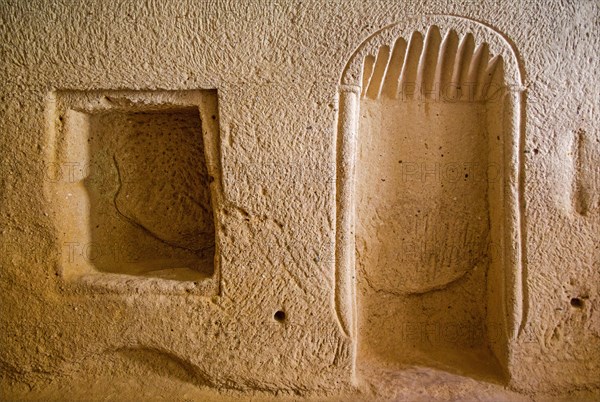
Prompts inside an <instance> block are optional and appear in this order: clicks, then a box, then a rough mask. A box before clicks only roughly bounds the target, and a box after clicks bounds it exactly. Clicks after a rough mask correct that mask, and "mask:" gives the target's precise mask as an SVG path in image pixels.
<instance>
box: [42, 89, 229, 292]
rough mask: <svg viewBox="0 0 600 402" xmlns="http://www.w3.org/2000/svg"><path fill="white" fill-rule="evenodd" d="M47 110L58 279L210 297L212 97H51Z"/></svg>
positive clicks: (214, 200)
mask: <svg viewBox="0 0 600 402" xmlns="http://www.w3.org/2000/svg"><path fill="white" fill-rule="evenodd" d="M49 109H51V113H50V116H51V117H50V118H51V119H52V121H51V124H50V126H51V130H50V131H51V133H52V135H53V137H54V138H53V141H52V142H53V144H54V145H55V147H54V149H53V151H54V152H53V155H52V156H53V157H52V163H51V164H50V165H49V167H48V179H49V180H48V182H49V183H50V187H51V192H50V193H51V196H52V198H53V201H54V205H55V206H56V209H55V215H56V223H57V226H58V227H59V234H60V237H61V243H60V245H61V247H62V253H61V255H62V260H61V266H60V274H61V275H62V277H63V278H65V279H66V280H67V281H68V282H71V283H73V282H75V283H77V284H78V285H81V284H82V283H83V284H87V285H92V286H95V287H97V286H100V287H102V288H105V289H113V290H117V291H118V290H124V291H127V290H132V289H135V291H144V290H150V291H167V292H176V293H177V292H184V293H190V292H192V293H199V294H207V295H213V294H216V293H218V277H219V275H218V273H219V272H218V271H219V269H218V258H217V257H218V256H217V255H216V250H218V244H217V238H218V236H217V233H216V231H215V227H216V226H218V225H216V224H215V217H216V216H217V211H216V208H215V206H217V205H218V199H219V194H220V193H219V188H218V183H219V182H220V169H219V151H218V141H217V139H218V131H219V126H218V118H217V116H218V112H217V109H218V107H217V94H216V91H214V90H200V91H152V92H137V91H135V92H134V91H130V92H128V91H94V92H79V91H59V92H56V93H54V97H53V99H52V100H51V102H50V108H49Z"/></svg>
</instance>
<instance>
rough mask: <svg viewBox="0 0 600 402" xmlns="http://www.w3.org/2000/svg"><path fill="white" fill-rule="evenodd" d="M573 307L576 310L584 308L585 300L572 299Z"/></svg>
mask: <svg viewBox="0 0 600 402" xmlns="http://www.w3.org/2000/svg"><path fill="white" fill-rule="evenodd" d="M571 306H573V307H575V308H582V307H583V300H581V299H580V298H579V297H574V298H572V299H571Z"/></svg>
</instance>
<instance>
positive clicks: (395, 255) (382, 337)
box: [335, 16, 526, 371]
mask: <svg viewBox="0 0 600 402" xmlns="http://www.w3.org/2000/svg"><path fill="white" fill-rule="evenodd" d="M521 92H522V85H521V68H520V66H519V64H518V60H517V56H516V52H515V51H514V49H513V48H512V46H511V45H510V43H509V41H508V40H507V39H506V38H505V37H504V36H503V35H502V34H500V33H498V32H496V31H494V30H493V29H491V28H490V27H488V26H486V25H483V24H481V23H478V22H475V21H472V20H468V19H465V18H460V17H453V16H425V17H419V18H415V19H412V20H409V21H405V22H401V23H397V24H393V25H390V26H388V27H385V28H383V29H381V30H379V31H378V32H376V33H374V34H373V35H371V36H369V37H368V38H367V39H366V40H365V41H364V42H363V43H362V44H361V45H360V46H359V47H358V49H357V50H356V51H355V52H354V54H353V55H352V57H351V58H350V60H349V62H348V63H347V65H346V67H345V68H344V70H343V73H342V76H341V79H340V92H339V112H338V127H337V158H336V160H337V182H336V186H337V188H336V194H337V197H336V200H337V222H336V224H337V238H336V296H335V301H336V311H337V314H338V319H339V322H340V325H341V327H342V329H343V330H344V331H345V332H346V333H347V334H348V336H350V337H351V338H353V339H354V340H356V339H360V342H361V344H358V343H357V342H355V344H356V346H357V354H358V356H360V355H361V354H364V350H368V351H369V352H368V353H369V354H373V353H374V354H377V353H380V354H385V353H388V354H390V355H392V356H393V358H394V359H396V360H400V361H402V362H416V363H421V362H423V361H424V360H427V361H438V362H439V363H441V364H444V365H446V366H448V365H450V366H452V365H453V364H454V363H452V362H450V361H448V360H447V359H446V357H444V356H446V355H447V354H446V355H445V354H444V353H445V352H444V350H447V349H448V348H456V347H459V348H462V349H464V350H469V351H471V350H472V351H473V355H481V353H479V351H481V350H487V349H488V348H489V349H491V350H492V351H493V353H494V355H495V356H496V358H497V360H498V361H499V362H500V365H501V366H502V367H501V369H502V371H506V370H507V367H508V355H509V348H510V343H511V341H512V340H514V338H515V337H516V336H517V333H518V328H519V326H520V325H521V322H522V320H524V313H526V309H525V308H524V306H523V302H522V300H523V299H524V290H523V286H522V284H523V270H522V266H521V265H522V264H521V254H522V250H521V247H522V246H521V227H522V225H523V223H522V221H521V213H520V211H521V204H522V202H521V193H522V191H521V189H522V180H523V173H522V168H521V166H522V164H521V160H520V157H519V147H520V146H521V142H522V137H523V134H522V132H521V114H522V104H523V100H522V94H521ZM467 167H469V168H468V169H469V170H467ZM357 300H358V306H357ZM382 305H383V306H385V307H384V308H383V309H382ZM448 306H450V307H448ZM415 322H418V323H421V327H422V328H429V329H431V328H432V327H433V328H435V329H436V330H437V331H438V335H439V330H440V329H441V328H443V327H444V326H445V325H456V326H458V327H461V328H466V331H467V335H469V336H470V339H468V340H467V338H469V336H466V337H465V336H462V337H461V340H460V342H458V344H456V343H455V344H453V345H448V344H447V342H446V343H445V340H444V339H441V337H440V336H437V337H436V336H433V338H432V336H431V334H430V332H431V331H429V330H428V331H429V332H428V331H426V334H425V336H419V337H418V338H419V339H407V338H406V337H405V336H400V337H399V335H398V334H402V333H403V329H405V324H410V323H412V324H414V323H415ZM434 332H435V331H434ZM473 334H479V335H480V336H472V335H473ZM421 335H423V334H421ZM463 335H464V334H463ZM409 338H410V337H409ZM378 348H379V349H380V350H379V351H378V350H377V349H378ZM448 350H449V349H448ZM469 353H470V352H469ZM359 358H360V357H359ZM459 365H460V364H459ZM460 369H464V367H460Z"/></svg>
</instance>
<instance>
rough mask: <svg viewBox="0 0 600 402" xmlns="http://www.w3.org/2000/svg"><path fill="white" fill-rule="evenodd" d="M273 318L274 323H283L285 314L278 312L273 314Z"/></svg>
mask: <svg viewBox="0 0 600 402" xmlns="http://www.w3.org/2000/svg"><path fill="white" fill-rule="evenodd" d="M273 318H275V321H277V322H284V321H285V312H283V311H281V310H279V311H277V312H275V314H274V315H273Z"/></svg>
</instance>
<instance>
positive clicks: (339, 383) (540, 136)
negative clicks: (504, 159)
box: [0, 0, 600, 391]
mask: <svg viewBox="0 0 600 402" xmlns="http://www.w3.org/2000/svg"><path fill="white" fill-rule="evenodd" d="M599 7H600V6H599V5H598V4H597V2H595V1H591V0H590V1H584V0H582V1H570V2H558V1H551V2H546V1H533V0H531V1H523V2H520V3H518V4H511V5H509V6H507V5H503V3H501V2H499V1H495V0H491V1H482V2H477V1H469V0H467V1H459V2H456V3H455V4H447V2H445V1H433V2H429V3H427V5H423V4H421V3H420V2H417V1H408V2H402V3H400V2H392V1H375V0H369V1H364V2H360V1H339V2H338V1H331V2H311V1H303V2H292V1H280V2H275V1H255V0H253V1H247V2H237V1H222V2H214V3H213V2H191V1H190V2H186V1H177V2H175V1H173V2H161V1H148V2H145V3H143V4H141V3H139V2H135V1H131V2H117V1H103V2H100V1H98V2H83V1H81V2H75V1H54V2H42V1H29V2H24V1H8V0H2V2H1V3H0V37H1V41H0V46H1V47H0V48H1V58H0V60H1V61H0V67H1V72H0V74H1V77H0V78H1V82H2V86H1V89H0V91H1V94H0V155H1V159H0V172H1V173H0V183H1V184H0V185H1V187H0V200H1V202H0V245H1V250H0V256H1V257H0V264H1V266H0V295H1V296H0V309H1V310H0V311H1V314H0V327H1V328H2V331H1V333H0V368H1V369H2V375H3V378H4V380H5V381H7V382H6V383H13V384H14V381H16V380H17V379H18V380H19V381H25V382H29V383H35V382H37V381H45V379H47V378H49V377H51V376H54V375H66V376H68V375H70V374H72V373H74V372H76V370H86V367H91V366H93V364H94V362H95V361H98V360H99V359H105V363H106V362H107V363H106V364H114V365H115V367H118V365H119V364H121V363H120V362H121V361H122V360H127V359H129V357H128V356H134V357H135V358H136V359H147V358H150V359H155V360H160V359H165V361H167V362H170V363H169V364H173V365H175V366H177V367H179V368H178V370H183V372H184V373H186V375H188V374H189V375H192V376H193V377H194V378H195V379H196V380H195V381H198V382H199V383H207V384H213V385H218V386H221V387H231V388H241V389H245V388H257V389H295V390H307V389H323V390H324V389H327V390H338V389H342V388H343V387H345V386H346V385H348V384H349V383H350V382H351V379H352V365H353V357H354V355H353V348H352V343H351V342H350V340H349V339H348V338H346V337H345V335H344V333H343V331H342V330H341V328H340V326H339V324H338V322H337V318H336V314H335V306H334V297H333V292H334V289H333V288H334V266H333V265H334V262H333V261H334V259H333V253H334V245H333V239H334V238H335V233H334V230H335V194H333V192H332V191H331V188H332V187H331V181H332V178H333V177H334V176H333V174H332V166H333V165H334V163H335V151H334V148H335V127H336V126H335V124H336V108H337V100H336V96H337V93H338V85H339V80H340V75H341V73H342V70H343V68H344V66H345V65H346V63H347V61H348V60H349V58H350V56H351V55H352V53H353V52H354V50H355V49H356V48H357V47H358V46H359V45H360V43H361V42H362V41H363V40H364V39H365V38H366V37H367V36H368V35H370V34H372V33H373V32H375V31H377V30H378V29H380V28H382V27H384V26H387V25H389V24H391V23H395V22H399V21H402V20H403V19H406V18H407V17H409V16H413V15H423V14H449V15H458V16H464V17H468V18H471V19H474V20H476V21H480V22H482V23H485V24H489V25H490V26H492V27H493V28H494V29H496V30H498V31H499V32H502V33H503V34H504V35H505V36H506V38H507V39H508V41H510V42H511V43H512V44H513V45H514V47H515V48H516V49H517V51H518V58H519V62H520V63H521V65H522V67H523V69H524V71H523V73H524V77H523V78H524V85H525V87H526V89H527V90H526V104H525V113H524V116H523V120H524V126H525V140H524V144H523V148H522V152H523V155H522V157H523V160H524V163H525V172H526V175H525V186H524V193H523V194H522V197H523V200H524V202H525V209H524V211H523V212H524V217H525V219H524V227H523V230H524V231H523V234H524V239H525V245H526V247H525V255H524V261H525V268H524V269H525V277H526V283H525V284H524V289H525V295H524V297H525V298H524V301H523V303H524V306H525V311H526V315H525V325H524V327H523V331H522V332H521V336H520V337H519V338H518V339H516V340H514V342H513V343H512V344H511V346H510V348H511V350H512V355H511V359H510V372H511V375H512V379H511V384H512V385H513V386H514V387H516V388H518V389H522V390H529V391H535V390H543V391H565V390H574V389H585V388H590V387H598V386H599V385H600V384H599V382H598V381H599V378H600V376H599V372H600V352H599V351H600V306H599V303H600V300H599V294H598V284H599V283H600V248H599V246H598V244H599V243H600V242H599V235H598V233H600V206H599V196H598V193H599V191H600V184H599V181H600V172H599V171H598V165H599V163H600V142H599V141H600V133H599V131H598V117H597V116H598V112H599V110H598V109H599V108H600V93H599V92H598V87H599V84H600V82H599V78H598V71H599V69H600V61H599V59H598V57H597V55H596V52H597V50H598V48H599V47H600V35H599V29H600V21H599V18H600V17H599V15H600V10H599ZM212 88H216V89H217V91H218V107H219V127H220V152H221V164H222V166H221V169H222V184H223V194H222V196H223V199H222V207H223V216H222V225H223V226H222V227H221V228H219V229H217V230H220V231H221V233H222V237H221V241H222V244H221V248H220V253H221V257H220V275H221V283H220V286H221V288H220V295H219V296H216V297H197V296H195V295H186V294H180V295H177V296H173V297H166V296H165V295H161V294H148V293H143V292H142V293H135V292H132V293H131V294H128V295H125V294H114V293H110V292H108V293H106V292H105V293H103V292H84V291H77V289H76V290H75V291H73V290H72V289H70V288H69V287H68V286H65V284H64V283H63V281H62V279H61V276H60V274H59V268H58V266H59V265H60V264H59V261H60V259H61V255H62V254H64V253H65V252H67V250H66V249H65V245H64V244H61V242H60V241H59V239H60V234H59V233H57V229H56V228H57V225H56V223H55V221H56V218H57V216H58V215H59V214H58V212H57V210H56V209H57V207H56V205H55V204H53V203H52V202H51V199H52V198H51V196H50V195H49V194H48V192H47V188H48V187H47V184H48V182H49V181H50V180H51V179H52V177H54V176H52V174H51V172H50V169H51V167H50V166H49V164H48V162H49V161H50V160H51V158H50V156H49V155H50V154H51V152H52V148H53V146H54V145H53V144H52V138H51V136H50V135H49V131H50V130H49V125H51V124H52V117H51V116H48V99H49V98H50V97H51V94H52V93H53V91H56V90H83V91H86V90H156V89H161V90H187V89H193V90H196V89H212ZM49 121H50V122H49ZM67 162H77V161H67ZM63 168H64V169H68V166H64V167H63ZM75 241H76V239H75ZM81 258H85V256H82V257H81ZM276 311H284V312H285V315H286V316H285V319H284V321H283V322H280V321H278V320H275V319H274V313H275V312H276ZM98 356H100V358H99V357H98ZM123 356H125V357H123ZM140 356H141V357H140ZM182 367H183V368H182ZM90 370H91V368H90ZM115 370H117V372H118V369H115ZM190 373H191V374H190Z"/></svg>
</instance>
